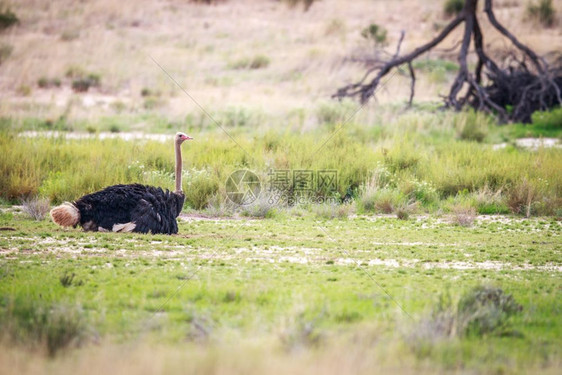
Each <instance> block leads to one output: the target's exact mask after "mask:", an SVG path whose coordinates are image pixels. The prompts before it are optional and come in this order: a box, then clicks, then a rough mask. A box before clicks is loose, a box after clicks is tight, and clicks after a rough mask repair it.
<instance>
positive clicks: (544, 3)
mask: <svg viewBox="0 0 562 375" xmlns="http://www.w3.org/2000/svg"><path fill="white" fill-rule="evenodd" d="M527 15H528V16H529V17H530V18H531V19H534V20H536V21H538V22H539V23H541V24H542V25H544V26H547V27H551V26H553V25H554V22H555V20H556V17H555V15H556V10H555V9H554V6H553V5H552V0H539V3H538V4H537V3H535V2H532V3H528V4H527Z"/></svg>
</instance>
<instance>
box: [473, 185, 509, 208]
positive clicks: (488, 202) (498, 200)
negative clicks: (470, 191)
mask: <svg viewBox="0 0 562 375" xmlns="http://www.w3.org/2000/svg"><path fill="white" fill-rule="evenodd" d="M474 199H475V202H476V206H477V209H476V210H477V211H478V214H480V215H493V214H508V213H509V212H510V210H509V207H508V206H507V204H506V202H505V199H504V196H503V195H502V190H501V189H499V190H497V191H493V190H491V189H490V188H489V187H488V186H484V187H483V188H482V189H480V190H478V191H477V192H476V193H475V194H474Z"/></svg>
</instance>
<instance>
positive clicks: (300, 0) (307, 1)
mask: <svg viewBox="0 0 562 375" xmlns="http://www.w3.org/2000/svg"><path fill="white" fill-rule="evenodd" d="M282 1H283V2H284V3H285V4H287V5H288V6H289V7H291V8H294V7H296V6H297V5H299V4H302V5H303V7H304V11H305V12H307V11H308V10H309V9H310V7H311V6H312V4H313V3H314V2H315V1H318V0H282Z"/></svg>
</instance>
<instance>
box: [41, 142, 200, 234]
mask: <svg viewBox="0 0 562 375" xmlns="http://www.w3.org/2000/svg"><path fill="white" fill-rule="evenodd" d="M190 139H193V138H191V137H189V136H187V135H185V134H183V133H177V134H176V136H175V138H174V145H175V151H176V190H175V191H173V192H171V191H168V190H162V189H161V188H157V187H153V186H145V185H140V184H131V185H114V186H109V187H107V188H105V189H103V190H100V191H98V192H95V193H92V194H88V195H84V196H83V197H82V198H79V199H77V200H76V201H74V202H65V203H63V204H62V205H60V206H58V207H55V208H53V209H52V210H51V217H52V219H53V221H54V222H55V223H57V224H59V225H61V226H68V227H70V226H73V227H76V226H77V225H80V226H81V227H82V228H84V230H86V231H100V232H111V231H112V232H139V233H149V232H150V233H153V234H156V233H164V234H175V233H177V232H178V223H177V217H178V215H179V214H180V212H181V210H182V207H183V202H184V200H185V196H184V194H183V191H182V188H181V170H182V158H181V144H182V143H183V142H184V141H187V140H190Z"/></svg>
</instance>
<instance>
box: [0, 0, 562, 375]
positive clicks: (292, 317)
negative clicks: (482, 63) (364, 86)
mask: <svg viewBox="0 0 562 375" xmlns="http://www.w3.org/2000/svg"><path fill="white" fill-rule="evenodd" d="M289 3H291V1H274V0H262V1H258V0H255V1H251V0H240V1H235V0H225V1H216V2H212V4H211V5H209V4H207V2H206V1H180V0H165V1H152V0H150V1H149V0H140V1H134V2H117V1H113V0H92V1H87V2H83V1H82V2H78V1H70V0H57V1H38V0H21V1H13V2H1V1H0V5H1V6H0V13H1V12H5V10H6V9H10V10H11V11H13V12H14V14H15V15H17V17H18V19H19V23H17V24H15V25H13V26H10V27H8V28H6V29H2V30H0V373H1V374H4V373H6V374H10V373H13V374H27V373H29V374H31V373H34V374H35V373H39V374H51V373H53V374H66V373H68V374H71V373H72V374H75V373H92V374H93V373H109V372H111V373H125V374H127V373H130V374H138V373H141V374H154V373H161V374H175V373H177V374H180V373H182V374H183V373H197V374H230V373H234V374H264V373H267V374H287V373H293V374H308V373H320V374H324V373H325V374H343V373H357V374H362V373H364V374H367V373H369V374H371V373H377V372H380V373H403V374H410V373H411V374H419V373H421V374H435V373H459V374H475V373H484V374H505V373H515V374H519V373H521V374H525V373H544V374H559V373H560V372H561V371H562V349H561V348H562V318H561V317H562V282H561V280H562V239H561V234H562V221H561V218H562V172H561V171H562V108H560V107H558V108H554V109H553V110H552V111H550V112H536V113H534V114H533V116H532V123H531V124H521V123H514V124H502V125H498V123H497V120H496V118H494V117H493V116H492V115H487V114H483V113H475V112H474V111H463V112H453V111H449V110H445V109H443V108H442V106H441V104H442V101H441V96H443V95H446V94H447V93H448V92H449V89H450V85H451V82H452V80H453V79H454V77H455V75H456V73H457V69H458V62H457V61H456V53H457V52H456V51H453V50H449V48H452V47H455V46H458V42H459V41H460V39H461V37H462V31H461V30H460V29H459V30H456V31H455V33H453V34H452V35H451V36H450V37H449V38H447V39H446V40H445V42H444V44H443V45H442V46H441V47H442V48H441V49H438V50H435V51H432V52H431V53H429V54H427V55H424V56H423V58H421V59H419V60H418V61H416V62H415V64H414V68H415V69H416V77H417V82H416V96H415V98H414V102H413V105H412V106H411V107H407V106H406V103H407V100H408V96H409V87H410V86H409V84H410V82H409V77H408V74H407V72H406V71H398V72H397V73H396V74H394V75H392V76H389V77H388V78H389V79H388V81H387V82H385V83H384V85H383V87H382V88H381V90H379V92H377V100H371V101H369V102H368V103H366V104H365V105H360V104H358V103H356V102H353V101H347V100H344V101H342V102H337V101H334V100H331V99H330V95H332V94H334V93H335V91H336V90H337V88H338V87H341V86H342V85H344V84H348V83H350V82H353V81H355V80H357V79H359V78H360V77H361V76H362V75H363V74H364V71H365V69H366V67H367V66H366V64H365V60H366V59H369V58H372V57H373V56H374V55H377V54H379V55H381V56H386V55H385V52H383V50H382V46H383V45H386V47H385V48H386V53H389V54H390V55H392V54H394V52H395V47H396V43H397V41H398V38H399V37H400V31H401V30H404V31H405V39H404V42H403V44H402V46H401V48H402V51H411V50H413V49H414V48H415V47H416V46H419V45H420V44H422V43H424V42H426V41H428V40H430V39H431V38H432V37H434V36H435V35H436V33H437V32H439V30H441V29H442V28H443V27H444V26H445V25H446V24H447V23H448V22H449V21H450V20H451V18H450V17H448V16H446V15H445V14H444V12H443V9H444V2H441V1H421V0H420V1H414V0H396V1H382V0H379V1H374V0H358V1H345V0H321V1H315V2H314V3H313V4H312V6H311V7H310V9H309V10H308V11H306V12H304V11H303V4H298V5H297V6H295V7H291V6H289ZM494 4H495V10H496V14H497V17H498V19H500V21H501V22H502V23H503V24H504V25H505V26H506V27H507V28H509V29H510V30H512V31H513V32H514V33H515V34H516V35H517V37H519V38H520V39H521V41H523V42H524V43H527V44H528V45H530V46H531V47H532V48H533V49H534V50H535V51H536V52H537V53H540V54H546V58H547V59H554V58H555V56H554V55H552V54H547V53H548V52H550V51H560V50H562V28H560V27H559V26H560V25H561V24H562V20H561V19H560V18H561V17H560V14H562V8H561V7H560V4H559V3H558V2H554V8H555V9H556V10H557V12H556V13H555V14H554V16H553V17H554V18H553V26H552V27H544V26H543V25H541V24H540V23H538V22H537V21H536V20H534V19H532V18H531V17H530V16H529V12H528V8H529V7H528V4H527V2H525V1H523V0H521V1H517V0H515V1H513V0H509V1H507V0H505V1H501V0H496V1H494ZM480 12H481V10H480ZM2 22H5V21H2ZM372 24H376V25H378V26H379V27H382V28H384V29H386V41H384V42H383V43H382V44H381V45H377V46H374V45H373V43H372V41H369V40H367V39H366V38H364V37H362V31H363V30H364V29H365V28H367V27H369V26H370V25H372ZM482 28H483V30H484V32H485V44H486V48H487V51H489V53H490V54H491V55H492V56H493V57H494V58H496V59H498V60H499V61H502V60H503V58H505V57H506V56H507V55H508V51H507V50H506V45H507V44H506V42H505V40H504V39H502V37H501V36H500V35H499V34H498V33H496V32H495V31H494V30H492V28H491V27H490V25H489V24H488V23H487V21H484V22H483V24H482ZM502 57H503V58H502ZM474 64H476V59H475V56H474V53H473V52H471V53H470V54H469V65H471V67H473V66H474ZM171 78H172V79H171ZM183 90H185V92H184V91H183ZM186 93H187V95H186ZM177 131H182V132H185V133H187V134H189V135H190V136H193V137H194V138H195V140H194V141H190V142H187V143H185V144H184V146H183V163H184V164H183V167H184V168H183V187H184V192H185V198H186V199H185V204H184V208H183V213H182V214H181V215H180V217H179V233H178V234H177V235H173V236H165V235H141V234H125V233H101V232H95V233H94V232H83V231H81V230H80V229H79V228H77V229H73V228H67V229H62V228H60V227H58V226H56V225H55V224H54V223H53V222H51V221H50V220H48V214H47V213H48V211H49V209H50V208H51V207H52V206H53V205H57V204H60V203H62V202H64V201H72V200H75V199H77V198H79V197H80V196H82V195H83V194H87V193H91V192H94V191H96V190H99V189H101V188H104V187H106V186H108V185H112V184H118V183H143V184H149V185H154V186H161V187H163V188H167V189H173V187H174V149H173V147H172V139H173V135H174V133H175V132H177ZM238 170H249V171H252V172H253V173H255V175H256V176H257V179H258V180H259V181H260V186H261V190H260V194H259V197H258V198H257V199H256V200H255V201H252V202H250V203H249V204H244V205H239V204H236V202H233V201H231V200H230V199H229V197H231V195H229V194H231V193H232V191H231V190H230V188H231V186H230V187H229V185H228V181H229V180H228V179H229V176H231V174H232V173H233V172H235V171H238ZM299 171H300V172H303V171H304V172H306V173H312V175H313V176H315V177H314V179H313V180H312V185H311V186H310V188H307V189H303V190H301V189H297V188H296V186H297V185H296V184H294V182H295V181H294V178H296V177H295V176H296V174H295V172H299ZM327 171H328V172H330V173H335V175H336V176H337V178H336V179H335V180H333V181H334V182H335V184H333V185H323V186H321V185H320V184H319V177H318V176H319V172H327ZM280 172H283V173H284V172H287V173H288V174H287V176H288V178H289V180H288V185H285V186H283V187H282V188H279V186H278V185H276V184H278V183H279V180H276V179H275V176H282V175H283V173H281V174H280ZM275 186H277V187H275Z"/></svg>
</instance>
